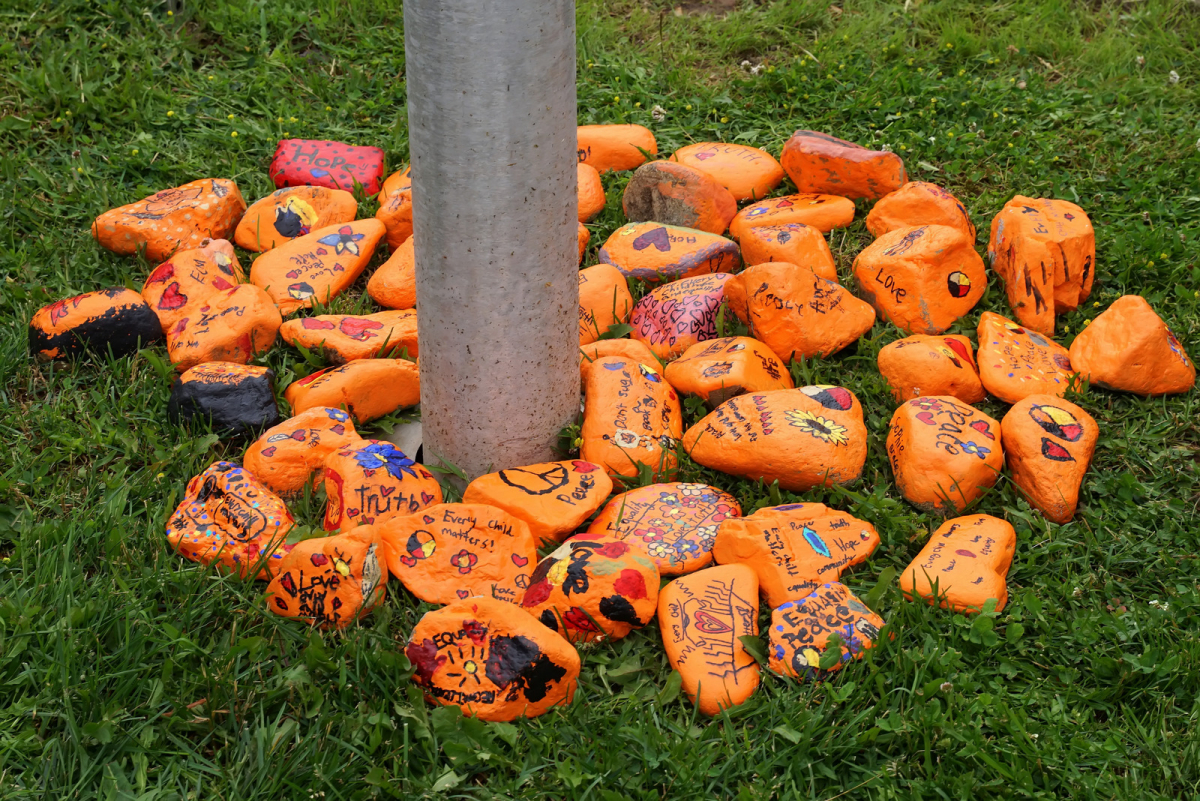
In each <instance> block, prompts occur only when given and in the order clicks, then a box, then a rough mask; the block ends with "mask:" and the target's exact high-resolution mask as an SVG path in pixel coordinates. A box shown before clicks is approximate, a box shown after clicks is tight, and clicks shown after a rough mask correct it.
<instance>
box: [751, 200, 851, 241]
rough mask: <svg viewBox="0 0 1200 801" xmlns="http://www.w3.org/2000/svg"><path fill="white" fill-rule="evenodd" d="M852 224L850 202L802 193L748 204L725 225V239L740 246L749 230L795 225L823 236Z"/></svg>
mask: <svg viewBox="0 0 1200 801" xmlns="http://www.w3.org/2000/svg"><path fill="white" fill-rule="evenodd" d="M852 222H854V201H853V200H851V199H850V198H847V197H840V196H838V195H820V194H813V193H811V192H804V193H801V194H797V195H786V196H784V197H773V198H769V199H767V200H760V201H758V202H757V203H751V204H750V205H749V206H746V207H745V208H744V209H742V210H741V211H739V212H738V213H737V216H736V217H734V218H733V221H732V222H731V223H729V236H730V237H731V238H732V239H733V240H734V241H735V242H738V243H740V242H741V241H742V240H743V239H745V237H746V233H747V232H748V231H749V230H750V229H751V228H757V227H758V226H760V225H790V224H792V223H799V224H800V225H807V226H809V227H810V228H816V229H817V230H818V231H820V232H821V233H824V234H827V233H829V232H830V231H832V230H833V229H834V228H845V227H846V226H847V225H849V224H850V223H852Z"/></svg>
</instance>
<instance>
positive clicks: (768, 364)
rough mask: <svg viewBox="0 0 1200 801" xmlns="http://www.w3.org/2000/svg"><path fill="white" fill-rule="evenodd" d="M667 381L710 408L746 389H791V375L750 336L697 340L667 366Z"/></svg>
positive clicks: (773, 355)
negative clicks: (698, 398) (699, 399)
mask: <svg viewBox="0 0 1200 801" xmlns="http://www.w3.org/2000/svg"><path fill="white" fill-rule="evenodd" d="M664 374H665V375H666V378H667V383H668V384H670V385H671V386H673V387H675V389H677V390H679V391H680V392H682V393H684V394H685V395H696V396H699V397H701V398H703V399H704V401H705V403H707V404H708V406H709V408H715V407H717V406H720V405H721V404H722V403H724V402H725V401H727V400H729V399H730V398H733V397H736V396H738V395H743V394H745V393H747V392H769V391H771V390H774V389H792V388H793V387H794V386H795V384H794V383H792V374H791V372H789V371H788V369H787V366H786V365H784V363H783V361H782V360H781V359H780V358H779V357H778V356H776V355H775V354H774V353H772V352H771V349H770V348H768V347H767V346H766V345H764V344H763V343H761V342H759V341H758V340H757V339H751V338H750V337H722V338H720V339H710V340H708V341H706V342H697V343H696V344H695V345H692V346H691V347H690V348H688V349H687V350H686V351H684V352H683V355H682V356H680V357H679V358H678V359H676V360H675V361H673V362H671V363H670V364H668V365H667V369H666V371H665V373H664Z"/></svg>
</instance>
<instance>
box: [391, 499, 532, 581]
mask: <svg viewBox="0 0 1200 801" xmlns="http://www.w3.org/2000/svg"><path fill="white" fill-rule="evenodd" d="M383 537H384V551H385V552H386V554H387V562H388V570H389V571H391V573H392V575H393V576H395V577H396V578H398V579H400V581H401V582H403V583H404V586H405V587H407V588H408V591H409V592H411V593H412V594H413V595H415V596H417V597H418V598H420V599H421V600H422V601H426V602H428V603H431V604H448V603H453V602H454V601H457V600H459V599H460V598H469V597H471V596H472V595H488V596H493V597H496V598H499V599H500V600H503V601H506V602H507V603H511V604H519V603H520V602H521V596H522V594H523V592H524V590H525V588H526V587H528V586H529V574H530V573H532V572H533V569H534V567H535V566H536V565H537V559H538V555H537V546H536V544H535V543H534V541H533V535H532V534H530V533H529V526H527V525H525V521H524V520H521V519H520V518H517V517H513V516H512V515H510V514H509V513H508V512H505V511H503V510H500V509H496V508H494V507H491V506H484V505H482V504H470V503H439V504H438V505H436V506H431V507H429V508H428V509H425V510H423V511H420V512H418V513H416V514H411V515H407V516H404V517H398V518H396V519H394V520H391V521H389V522H388V523H387V524H386V525H384V526H383Z"/></svg>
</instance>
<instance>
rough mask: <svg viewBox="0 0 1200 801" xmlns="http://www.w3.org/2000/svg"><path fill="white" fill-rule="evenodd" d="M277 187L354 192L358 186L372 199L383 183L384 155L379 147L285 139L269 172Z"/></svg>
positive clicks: (276, 151)
mask: <svg viewBox="0 0 1200 801" xmlns="http://www.w3.org/2000/svg"><path fill="white" fill-rule="evenodd" d="M269 172H270V175H271V180H272V181H274V182H275V186H277V187H280V188H282V187H285V186H325V187H329V188H330V189H345V190H347V191H353V190H354V185H355V184H361V185H362V188H363V191H364V192H366V193H367V194H368V195H374V194H375V193H377V192H378V191H379V182H380V181H381V180H382V179H383V173H384V155H383V150H382V149H381V148H378V147H363V146H360V145H348V144H346V143H345V142H330V141H328V140H325V139H284V140H282V141H280V143H279V145H278V146H277V147H276V148H275V157H274V158H273V159H271V166H270V168H269Z"/></svg>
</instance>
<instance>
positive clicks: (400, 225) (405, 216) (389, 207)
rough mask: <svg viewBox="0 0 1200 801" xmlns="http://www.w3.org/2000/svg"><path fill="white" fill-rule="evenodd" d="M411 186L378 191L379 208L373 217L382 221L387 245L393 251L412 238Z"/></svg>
mask: <svg viewBox="0 0 1200 801" xmlns="http://www.w3.org/2000/svg"><path fill="white" fill-rule="evenodd" d="M412 215H413V200H412V188H411V187H405V188H403V189H398V190H396V191H395V192H391V193H380V195H379V210H378V211H376V212H375V219H377V220H379V222H381V223H383V227H384V229H386V231H387V233H386V234H385V236H386V237H387V243H388V247H389V248H391V249H392V253H395V252H396V250H397V248H399V247H400V246H401V245H403V244H404V243H405V242H407V241H408V240H409V239H411V238H412V234H413V218H412Z"/></svg>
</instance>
